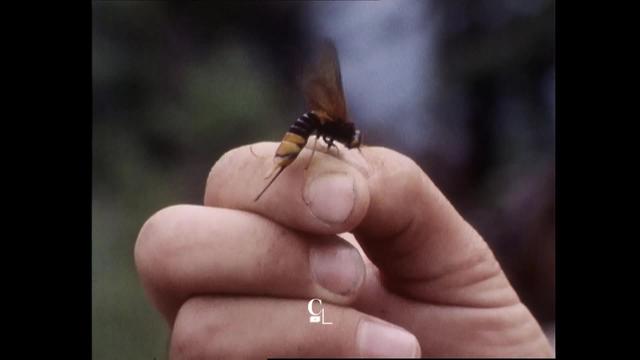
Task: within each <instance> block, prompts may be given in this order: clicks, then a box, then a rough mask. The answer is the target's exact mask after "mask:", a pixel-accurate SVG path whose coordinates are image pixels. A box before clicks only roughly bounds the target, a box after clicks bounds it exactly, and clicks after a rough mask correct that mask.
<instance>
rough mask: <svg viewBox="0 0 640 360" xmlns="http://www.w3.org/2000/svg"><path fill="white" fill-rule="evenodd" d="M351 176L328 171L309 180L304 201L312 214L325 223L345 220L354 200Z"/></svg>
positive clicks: (354, 194)
mask: <svg viewBox="0 0 640 360" xmlns="http://www.w3.org/2000/svg"><path fill="white" fill-rule="evenodd" d="M355 191H356V190H355V186H354V181H353V178H352V177H351V176H349V175H347V174H344V173H342V174H341V173H329V174H323V175H320V176H318V177H316V178H314V179H312V180H311V183H309V184H307V187H306V189H305V193H304V198H305V202H306V203H307V205H308V206H309V209H311V212H312V213H313V215H315V216H316V217H317V218H318V219H320V220H322V221H324V222H327V223H341V222H344V221H345V220H347V218H348V217H349V214H351V211H352V210H353V206H354V203H355V200H356V193H355Z"/></svg>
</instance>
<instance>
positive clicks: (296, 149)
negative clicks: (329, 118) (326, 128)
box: [274, 112, 320, 167]
mask: <svg viewBox="0 0 640 360" xmlns="http://www.w3.org/2000/svg"><path fill="white" fill-rule="evenodd" d="M319 126H320V120H319V119H318V117H317V116H316V115H315V114H313V113H312V112H306V113H304V114H302V116H300V117H299V118H297V119H296V121H295V122H294V123H293V124H292V125H291V126H290V127H289V131H287V132H286V133H285V134H284V137H283V138H282V142H280V146H278V149H277V150H276V155H275V158H274V161H275V162H276V165H277V166H281V167H286V166H287V165H289V164H291V163H292V162H293V161H294V160H295V159H296V158H297V157H298V154H300V152H301V151H302V149H303V148H304V146H305V145H306V144H307V140H308V139H309V136H311V134H312V133H313V132H314V131H315V130H317V129H318V127H319Z"/></svg>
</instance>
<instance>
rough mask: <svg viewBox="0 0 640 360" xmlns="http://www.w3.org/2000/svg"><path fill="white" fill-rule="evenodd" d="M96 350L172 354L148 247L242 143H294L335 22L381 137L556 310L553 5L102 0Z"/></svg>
mask: <svg viewBox="0 0 640 360" xmlns="http://www.w3.org/2000/svg"><path fill="white" fill-rule="evenodd" d="M92 17H93V25H92V27H93V28H92V39H93V42H92V44H93V45H92V53H93V54H92V55H93V56H92V61H93V198H92V215H93V221H92V229H93V233H92V241H93V253H92V264H93V268H92V280H93V285H92V289H93V303H92V309H93V328H92V339H93V341H92V345H93V358H94V359H116V358H117V359H153V358H156V359H165V358H166V357H167V346H168V336H169V330H168V329H167V328H166V325H165V324H164V323H163V321H162V319H161V318H160V316H159V315H158V314H157V313H156V312H155V310H154V309H153V308H152V307H151V306H150V305H149V303H148V302H147V300H146V298H145V295H144V293H143V290H142V288H141V286H140V283H139V281H138V278H137V276H136V273H135V266H134V262H133V246H134V243H135V239H136V236H137V233H138V231H139V229H140V227H141V226H142V224H143V223H144V221H145V220H146V219H147V218H148V217H149V216H151V215H152V214H153V213H154V212H155V211H157V210H159V209H161V208H163V207H166V206H169V205H172V204H176V203H192V204H200V203H201V202H202V196H203V190H204V185H205V180H206V176H207V174H208V172H209V169H210V167H211V166H212V165H213V163H214V162H215V161H216V160H217V159H218V158H219V157H220V155H222V154H223V153H224V152H225V151H227V150H229V149H231V148H233V147H236V146H240V145H243V144H247V143H250V142H256V141H279V139H280V137H281V136H282V134H283V132H284V131H286V129H287V126H288V125H289V124H290V123H291V122H292V121H293V120H295V118H296V117H297V116H299V115H300V114H301V113H302V112H303V111H304V110H305V109H304V102H303V99H302V94H301V93H300V91H299V87H298V85H297V79H298V76H299V73H298V69H299V68H300V65H301V61H302V59H303V58H304V54H305V49H309V47H310V46H313V41H314V40H312V39H315V38H317V37H319V36H329V37H331V38H333V39H334V40H335V42H336V45H337V47H338V51H339V52H340V56H341V62H342V71H343V80H344V83H345V84H344V85H345V91H346V95H347V101H348V104H349V106H350V112H351V114H352V117H353V118H354V121H355V122H356V123H357V125H358V126H359V127H360V128H362V129H363V131H364V132H365V136H366V137H365V141H366V142H367V143H369V144H373V145H382V146H388V147H391V148H393V149H396V150H398V151H401V152H404V153H406V154H408V155H409V156H411V157H412V158H414V159H415V160H416V161H417V162H418V163H419V164H420V165H421V166H422V167H423V168H424V169H425V171H427V173H428V174H429V175H430V176H431V177H432V178H433V180H434V181H435V183H436V184H437V185H438V186H439V187H440V188H441V189H442V190H443V192H444V193H445V194H446V195H447V196H448V197H449V198H450V199H451V201H452V202H453V204H454V205H455V206H456V208H457V209H458V210H459V211H460V212H461V213H462V214H463V216H465V217H466V218H467V219H468V220H469V222H470V223H472V224H473V225H474V226H475V227H476V228H477V229H478V230H479V231H480V233H482V234H483V235H484V236H485V238H486V239H487V241H489V242H490V243H491V245H492V247H493V248H494V249H495V251H496V254H497V256H498V258H499V260H500V261H501V262H502V263H503V267H504V268H505V271H506V272H507V275H508V276H509V278H510V280H511V281H512V283H513V284H514V286H515V287H516V289H517V290H518V292H519V293H520V295H521V297H522V299H523V301H524V302H525V303H526V304H527V305H528V306H529V307H530V308H531V310H532V312H533V313H534V315H535V316H536V317H537V318H538V319H539V320H540V321H541V322H542V324H543V326H544V327H545V328H548V329H550V331H553V324H554V320H555V280H554V279H555V130H554V129H555V115H554V113H555V80H554V78H555V62H554V51H555V42H554V28H555V24H554V22H555V4H554V2H553V1H544V0H535V1H527V2H512V1H506V0H505V1H498V0H492V1H458V0H454V1H401V2H389V1H381V2H354V3H352V2H339V3H334V2H265V3H258V2H238V3H231V2H224V3H216V4H214V3H208V2H184V3H178V2H142V1H141V2H133V1H99V2H94V3H93V12H92Z"/></svg>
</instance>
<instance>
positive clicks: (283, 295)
mask: <svg viewBox="0 0 640 360" xmlns="http://www.w3.org/2000/svg"><path fill="white" fill-rule="evenodd" d="M276 146H277V144H276V143H259V144H254V145H251V146H245V147H241V148H238V149H235V150H232V151H230V152H228V153H226V154H225V155H224V156H223V157H222V158H221V159H220V160H219V161H218V162H217V163H216V164H215V166H214V167H213V169H212V171H211V174H210V175H209V179H208V181H207V186H206V193H205V200H204V205H205V206H191V205H178V206H172V207H169V208H166V209H163V210H161V211H159V212H158V213H156V214H155V215H153V216H152V217H151V218H150V219H149V220H148V221H147V222H146V223H145V225H144V226H143V228H142V230H141V232H140V235H139V237H138V240H137V242H136V248H135V259H136V264H137V267H138V272H139V274H140V277H141V279H142V282H143V284H144V286H145V288H146V290H147V293H148V294H149V297H150V299H151V301H152V302H153V304H154V305H155V306H156V307H157V308H158V309H159V311H160V312H161V313H162V314H163V316H164V317H165V319H166V320H167V321H168V323H169V325H170V326H171V327H172V336H171V337H172V338H171V350H170V354H171V357H172V358H175V359H183V358H202V357H204V358H263V359H264V358H267V357H269V356H273V357H275V356H397V357H411V356H419V355H420V354H421V355H422V356H440V357H444V356H492V357H501V356H529V357H544V356H552V355H553V353H552V351H551V348H550V345H549V343H548V341H547V339H546V337H545V336H544V334H543V332H542V330H541V329H540V326H539V325H538V323H537V321H536V320H535V319H534V318H533V316H532V315H531V313H530V312H529V310H528V309H527V308H526V307H525V306H524V305H523V304H522V303H521V301H520V299H519V298H518V296H517V294H516V293H515V291H514V290H513V288H512V287H511V285H510V284H509V282H508V280H507V279H506V277H505V275H504V273H503V272H502V270H501V268H500V266H499V264H498V263H497V262H496V260H495V258H494V256H493V253H492V252H491V250H490V249H489V248H488V246H487V244H486V243H485V241H484V240H483V239H482V237H481V236H480V235H479V234H478V233H477V232H476V231H475V230H474V229H473V228H472V227H471V226H470V225H469V224H468V223H467V222H465V221H464V219H462V217H461V216H460V215H459V214H458V213H457V212H456V210H455V209H454V208H453V206H452V205H451V204H450V203H449V202H448V201H447V199H446V198H445V197H444V196H443V195H442V193H440V191H439V190H438V189H437V188H436V187H435V185H434V184H433V183H432V182H431V181H430V179H429V178H428V177H427V175H426V174H424V172H422V170H421V169H420V168H419V167H418V166H417V165H416V164H415V163H414V162H413V161H411V160H410V159H408V158H407V157H405V156H403V155H401V154H398V153H396V152H393V151H390V150H387V149H384V148H378V147H363V148H362V154H359V153H358V152H357V151H348V150H346V149H344V148H342V149H341V150H340V155H339V157H336V156H334V155H328V154H325V153H322V152H319V151H316V154H315V157H314V159H313V162H312V163H311V166H310V167H309V168H308V169H307V170H304V166H305V165H306V163H307V160H308V156H309V154H310V153H311V151H309V150H308V149H305V150H304V151H303V152H302V154H301V155H300V159H298V160H296V161H295V162H294V163H293V164H292V165H290V166H289V167H288V168H287V169H286V170H285V172H284V173H283V174H282V176H280V178H279V179H278V180H277V181H276V182H274V184H273V186H272V187H271V188H270V189H269V190H267V192H266V193H265V194H264V196H263V197H262V198H261V199H260V200H259V201H257V202H254V201H253V199H254V198H255V195H256V194H257V192H259V191H260V190H261V189H262V187H263V186H264V184H265V181H264V179H263V175H264V174H265V173H266V172H267V171H268V170H269V169H270V167H271V166H272V156H273V153H274V151H275V148H276ZM345 232H351V233H352V234H353V235H354V236H355V238H354V236H351V235H349V234H347V235H344V234H343V235H341V236H338V235H336V234H342V233H345ZM345 239H346V240H345ZM356 240H357V241H356ZM313 298H320V299H322V300H323V305H324V310H325V316H326V317H327V318H328V319H327V320H328V321H331V322H333V324H332V325H320V324H314V323H309V317H308V316H309V314H308V312H307V303H308V302H309V300H311V299H313Z"/></svg>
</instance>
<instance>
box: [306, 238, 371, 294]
mask: <svg viewBox="0 0 640 360" xmlns="http://www.w3.org/2000/svg"><path fill="white" fill-rule="evenodd" d="M309 256H310V259H309V262H310V263H311V272H312V274H313V277H314V279H315V281H316V282H317V283H318V284H320V286H322V287H323V288H325V289H327V290H329V291H331V292H333V293H336V294H340V295H347V294H349V293H350V292H352V291H354V290H355V289H356V288H357V287H358V285H359V284H360V283H361V282H362V279H363V277H364V263H363V261H362V258H361V257H360V254H359V253H358V250H356V249H355V248H353V247H352V246H350V245H347V244H344V245H343V244H341V245H338V246H336V245H335V244H323V245H317V246H314V247H312V248H311V250H310V254H309Z"/></svg>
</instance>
